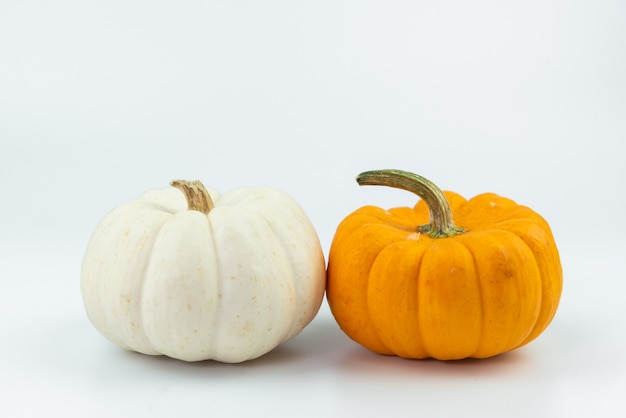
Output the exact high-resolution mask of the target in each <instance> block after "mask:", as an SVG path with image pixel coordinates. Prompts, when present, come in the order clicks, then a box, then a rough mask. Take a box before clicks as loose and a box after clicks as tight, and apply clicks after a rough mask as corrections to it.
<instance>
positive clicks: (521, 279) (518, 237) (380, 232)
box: [326, 192, 562, 360]
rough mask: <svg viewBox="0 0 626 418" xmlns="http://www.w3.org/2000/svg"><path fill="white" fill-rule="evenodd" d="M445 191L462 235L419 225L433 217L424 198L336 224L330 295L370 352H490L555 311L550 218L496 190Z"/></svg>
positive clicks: (516, 343) (455, 355) (520, 340)
mask: <svg viewBox="0 0 626 418" xmlns="http://www.w3.org/2000/svg"><path fill="white" fill-rule="evenodd" d="M444 194H445V197H446V198H447V200H448V202H449V204H450V209H451V211H452V217H453V219H454V223H455V224H456V225H457V226H458V227H460V228H462V229H464V230H465V232H464V233H461V234H458V235H454V236H450V237H445V238H431V237H430V236H429V235H428V234H425V233H420V232H419V230H418V229H417V228H416V227H417V226H419V225H423V224H427V223H428V222H429V208H428V207H427V205H426V204H425V203H424V200H420V201H419V202H418V203H417V204H416V206H415V207H414V208H409V207H404V208H395V209H390V210H383V209H381V208H378V207H374V206H366V207H362V208H360V209H358V210H356V211H355V212H353V213H352V214H350V215H349V216H347V217H346V218H345V219H344V220H343V221H342V222H341V224H340V225H339V227H338V229H337V232H336V234H335V237H334V239H333V242H332V244H331V249H330V253H329V262H328V272H327V289H326V292H327V293H326V294H327V299H328V303H329V306H330V309H331V312H332V314H333V316H334V317H335V319H336V321H337V322H338V324H339V326H340V327H341V329H342V330H343V331H344V332H345V333H346V334H347V335H348V336H349V337H350V338H352V339H353V340H354V341H356V342H358V343H359V344H361V345H363V346H365V347H366V348H368V349H370V350H372V351H374V352H377V353H380V354H389V355H397V356H400V357H406V358H416V359H422V358H436V359H440V360H454V359H463V358H468V357H472V358H486V357H491V356H494V355H497V354H500V353H504V352H506V351H510V350H513V349H515V348H518V347H521V346H523V345H525V344H527V343H529V342H530V341H532V340H534V339H535V338H536V337H537V336H539V335H540V334H541V333H542V332H543V330H544V329H545V328H546V327H547V326H548V325H549V324H550V322H551V321H552V319H553V317H554V315H555V313H556V310H557V306H558V303H559V299H560V295H561V289H562V272H561V264H560V260H559V254H558V250H557V247H556V245H555V242H554V238H553V236H552V232H551V230H550V227H549V225H548V223H547V222H546V221H545V220H544V219H543V218H542V217H541V216H540V215H538V214H537V213H535V212H534V211H532V210H531V209H529V208H528V207H525V206H521V205H518V204H516V203H515V202H514V201H512V200H510V199H507V198H504V197H500V196H498V195H495V194H493V193H486V194H481V195H478V196H476V197H474V198H472V199H470V200H466V199H464V198H463V197H462V196H460V195H459V194H456V193H453V192H445V193H444Z"/></svg>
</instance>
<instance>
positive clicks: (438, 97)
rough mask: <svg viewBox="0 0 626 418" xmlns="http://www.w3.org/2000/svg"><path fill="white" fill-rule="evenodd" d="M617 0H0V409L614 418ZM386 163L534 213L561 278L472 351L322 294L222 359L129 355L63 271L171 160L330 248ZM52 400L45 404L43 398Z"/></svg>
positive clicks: (617, 359) (7, 412)
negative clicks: (555, 289) (257, 196)
mask: <svg viewBox="0 0 626 418" xmlns="http://www.w3.org/2000/svg"><path fill="white" fill-rule="evenodd" d="M625 18H626V3H624V2H623V1H619V0H615V1H605V0H597V1H570V2H554V1H525V2H498V1H473V2H462V1H447V2H426V1H393V0H386V1H365V0H362V1H356V0H355V1H323V0H318V1H298V0H284V1H273V0H267V1H209V0H206V1H181V2H173V1H172V2H166V1H150V2H149V1H102V2H91V1H79V0H76V1H69V0H59V1H54V2H44V1H30V0H2V1H1V2H0V140H1V148H0V190H1V191H2V196H3V197H2V205H1V209H0V210H1V213H0V214H1V215H2V216H0V280H1V287H0V338H1V340H0V341H1V344H0V384H1V385H2V388H0V415H1V416H5V417H19V416H26V417H33V416H43V415H44V413H45V415H46V416H47V415H49V414H52V413H54V414H58V415H59V416H64V415H65V416H107V417H110V416H154V417H159V416H164V417H172V416H247V415H253V414H255V415H256V414H258V415H260V416H270V415H279V416H302V417H308V416H315V417H319V416H330V417H335V416H481V417H484V416H498V417H501V416H513V417H516V416H520V417H525V416H533V417H542V416H550V417H561V416H564V417H569V416H572V415H576V414H583V415H587V416H591V415H593V416H626V401H625V400H624V397H623V394H624V392H626V360H624V352H625V350H626V335H625V334H626V330H625V329H626V326H625V325H624V319H625V317H626V308H625V306H624V294H625V292H626V285H625V284H624V283H625V281H626V277H625V274H624V268H623V266H622V264H621V263H622V262H623V260H624V254H625V250H626V245H625V244H624V239H623V236H624V233H625V231H626V220H625V216H624V214H625V212H626V199H625V198H624V196H623V193H624V179H625V178H626V176H625V174H626V170H625V169H624V163H623V159H624V151H623V150H624V143H625V142H624V141H625V140H626V26H625V25H624V21H625ZM376 168H398V169H404V170H409V171H413V172H416V173H419V174H422V175H424V176H426V177H428V178H430V179H431V180H433V181H434V182H436V183H438V184H439V185H440V186H441V187H442V188H446V189H452V190H455V191H457V192H459V193H462V194H464V195H466V196H468V197H469V196H472V195H475V194H478V193H480V192H485V191H493V192H497V193H500V194H502V195H504V196H507V197H510V198H512V199H515V200H516V201H518V202H519V203H523V204H526V205H528V206H530V207H532V208H533V209H535V210H536V211H537V212H539V213H541V214H542V215H543V216H544V217H545V218H546V219H547V220H548V221H549V222H550V224H551V225H552V228H553V232H554V235H555V237H556V240H557V244H558V246H559V248H560V250H561V255H562V262H563V269H564V282H565V285H564V292H563V297H562V303H561V306H560V308H559V311H558V313H557V316H556V318H555V320H554V321H553V323H552V325H551V326H550V327H549V328H548V329H547V331H546V332H545V333H544V334H543V335H542V336H541V337H540V338H539V339H537V340H536V341H534V342H533V343H531V344H530V345H529V346H527V347H525V348H522V349H520V350H517V351H515V352H512V353H509V354H506V355H502V356H499V357H496V358H493V359H490V360H484V361H459V362H449V363H444V362H437V361H409V360H402V359H398V358H393V357H383V356H378V355H375V354H372V353H369V352H368V351H366V350H365V349H363V348H361V347H360V346H358V345H356V344H355V343H353V342H352V341H351V340H349V339H348V338H347V337H345V336H344V335H343V334H342V333H341V331H339V329H338V327H337V325H336V324H335V322H334V320H333V318H332V316H331V315H330V313H329V311H328V308H327V305H326V304H325V303H324V305H323V307H322V309H321V311H320V314H319V315H318V317H317V318H316V319H315V320H314V321H313V322H312V323H311V325H310V326H309V327H307V328H306V329H305V331H304V332H303V333H302V334H300V335H299V336H298V337H296V338H295V339H294V340H292V341H290V342H288V343H286V344H285V345H283V346H281V347H279V348H278V349H276V350H275V351H273V352H271V353H270V354H268V355H266V356H265V357H262V358H261V359H258V360H256V361H252V362H249V363H244V364H240V365H225V364H220V363H215V362H202V363H195V364H188V363H183V362H179V361H175V360H170V359H167V358H153V357H147V356H142V355H138V354H132V353H128V352H125V351H123V350H121V349H118V348H117V347H115V346H113V345H112V344H110V343H109V342H108V341H106V340H105V339H104V338H102V337H101V336H100V335H99V334H98V333H97V332H96V331H95V329H93V327H92V326H91V324H90V323H89V321H88V320H87V318H86V316H85V314H84V311H83V307H82V301H81V299H80V292H79V271H80V263H81V259H82V255H83V252H84V249H85V246H86V244H87V241H88V239H89V236H90V234H91V232H92V231H93V229H94V228H95V226H96V224H97V223H98V222H99V221H100V219H101V218H102V217H103V216H104V215H105V213H106V212H108V211H109V210H110V209H112V208H113V207H115V206H117V205H119V204H121V203H124V202H126V201H128V200H130V199H133V198H134V197H136V196H137V195H139V194H140V193H142V192H143V191H145V190H148V189H151V188H158V187H163V186H165V185H167V184H168V182H169V181H170V180H172V179H174V178H188V179H195V178H198V179H200V180H202V181H203V182H204V183H205V184H207V185H210V186H212V187H214V188H216V189H218V190H220V191H222V192H225V191H228V190H231V189H233V188H237V187H241V186H256V185H270V186H274V187H276V188H279V189H281V190H284V191H286V192H287V193H289V194H290V195H292V197H293V198H295V199H296V200H297V201H298V202H299V203H300V204H301V205H302V206H303V208H304V209H305V211H306V212H307V213H308V215H309V217H310V218H311V220H312V222H313V223H314V225H315V226H316V228H317V230H318V232H319V236H320V240H321V242H322V245H323V247H324V250H325V252H326V254H327V251H328V248H329V247H330V242H331V240H332V236H333V234H334V231H335V227H336V226H337V224H338V223H339V222H340V221H341V219H343V217H344V216H346V215H347V214H348V213H350V212H351V211H353V210H354V209H356V208H358V207H359V206H362V205H364V204H375V205H378V206H382V207H392V206H405V205H412V204H413V203H414V200H415V199H414V197H413V196H410V195H408V194H407V193H406V192H401V191H397V190H384V189H382V188H377V187H366V188H360V187H358V186H357V184H356V183H355V181H354V177H355V176H356V174H358V173H359V172H361V171H364V170H369V169H376ZM55 416H56V415H55Z"/></svg>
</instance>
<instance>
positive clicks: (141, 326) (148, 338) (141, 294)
mask: <svg viewBox="0 0 626 418" xmlns="http://www.w3.org/2000/svg"><path fill="white" fill-rule="evenodd" d="M167 213H168V214H170V218H169V219H166V220H165V221H164V222H163V223H162V224H161V225H160V226H159V228H158V229H157V231H156V233H155V234H154V239H153V240H152V244H151V245H150V251H149V254H150V255H149V256H148V260H147V263H146V265H145V268H144V271H143V274H142V275H141V287H140V288H141V291H140V292H138V294H139V301H138V302H137V303H138V304H139V306H140V309H139V311H140V312H141V315H139V318H138V320H139V321H140V324H137V328H138V329H140V330H141V332H142V334H143V335H144V336H145V339H146V341H147V342H148V343H149V345H150V347H151V348H152V350H155V351H160V350H157V349H156V348H155V344H154V341H153V339H152V337H151V336H150V335H149V334H148V332H147V331H146V330H145V329H144V322H145V321H144V308H145V306H144V302H145V297H144V294H145V292H146V286H145V284H146V281H147V278H148V273H149V271H150V266H151V265H152V261H153V258H154V251H153V249H154V247H155V246H156V243H157V241H158V240H159V236H161V232H162V231H163V229H164V228H165V224H167V223H168V222H169V221H170V220H171V219H172V218H173V217H174V215H175V214H174V213H171V212H169V211H167ZM133 349H134V350H137V349H136V348H135V347H133ZM137 351H140V350H137Z"/></svg>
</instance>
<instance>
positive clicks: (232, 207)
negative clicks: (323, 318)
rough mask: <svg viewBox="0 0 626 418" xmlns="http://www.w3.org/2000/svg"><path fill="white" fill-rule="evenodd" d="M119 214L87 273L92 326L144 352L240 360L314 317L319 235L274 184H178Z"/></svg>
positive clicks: (104, 226) (106, 226)
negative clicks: (221, 187)
mask: <svg viewBox="0 0 626 418" xmlns="http://www.w3.org/2000/svg"><path fill="white" fill-rule="evenodd" d="M172 186H175V187H169V188H165V189H158V190H152V191H149V192H147V193H145V194H143V195H142V196H140V197H139V198H138V199H137V200H134V201H131V202H129V203H127V204H124V205H122V206H120V207H118V208H117V209H114V210H113V211H111V212H110V213H109V214H108V215H106V217H105V218H104V219H103V220H102V221H101V223H100V224H99V225H98V227H97V228H96V230H95V232H94V234H93V236H92V237H91V240H90V242H89V245H88V247H87V250H86V253H85V256H84V259H83V265H82V272H81V291H82V296H83V301H84V305H85V309H86V311H87V315H88V317H89V319H90V320H91V322H92V323H93V325H94V326H95V327H96V328H97V329H98V330H99V331H100V332H101V333H102V334H103V335H104V336H106V337H107V338H108V339H110V340H111V341H113V342H114V343H115V344H117V345H119V346H121V347H123V348H126V349H128V350H134V351H138V352H140V353H144V354H151V355H160V354H164V355H166V356H169V357H173V358H177V359H181V360H185V361H199V360H208V359H213V360H217V361H222V362H228V363H236V362H242V361H245V360H249V359H253V358H256V357H259V356H262V355H263V354H265V353H267V352H269V351H270V350H272V349H273V348H275V347H276V346H277V345H279V344H280V343H282V342H285V341H287V340H289V339H290V338H292V337H294V336H296V335H297V334H298V333H300V331H301V330H302V329H303V328H304V327H305V326H306V325H307V324H309V322H310V321H311V320H312V319H313V318H314V317H315V315H316V314H317V312H318V310H319V307H320V304H321V302H322V298H323V294H324V289H325V280H326V279H325V261H324V255H323V252H322V249H321V246H320V242H319V239H318V236H317V234H316V232H315V230H314V228H313V226H312V225H311V222H310V221H309V219H308V218H307V216H306V214H305V213H304V211H303V210H302V209H301V207H300V206H299V205H298V204H297V203H296V202H295V201H294V200H293V199H292V198H290V197H289V196H288V195H286V194H285V193H283V192H280V191H278V190H275V189H272V188H242V189H237V190H234V191H232V192H230V193H227V194H224V195H222V196H219V195H218V193H217V192H215V191H213V190H208V191H207V190H206V189H205V188H204V187H203V186H202V184H201V183H199V182H193V183H190V182H184V181H177V182H172Z"/></svg>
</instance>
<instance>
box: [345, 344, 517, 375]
mask: <svg viewBox="0 0 626 418" xmlns="http://www.w3.org/2000/svg"><path fill="white" fill-rule="evenodd" d="M354 345H355V347H352V348H351V349H350V350H349V351H346V352H345V353H344V356H343V357H342V358H341V359H339V361H338V364H337V367H338V369H340V370H342V371H343V372H345V373H347V374H351V375H358V376H361V375H362V376H363V377H366V376H367V377H368V378H369V379H377V378H380V377H381V375H385V376H390V375H393V376H394V377H399V378H407V379H415V378H421V379H425V378H427V379H429V380H433V379H434V380H436V379H448V378H451V377H486V376H497V375H503V374H509V373H512V372H513V371H516V370H520V369H524V368H525V367H526V366H527V365H528V362H529V358H528V356H527V355H526V354H524V353H523V350H515V351H511V352H508V353H503V354H500V355H497V356H494V357H490V358H486V359H472V358H468V359H462V360H446V361H442V360H436V359H406V358H401V357H397V356H388V355H381V354H377V353H374V352H371V351H369V350H367V349H365V348H363V347H361V346H358V345H356V343H354Z"/></svg>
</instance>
